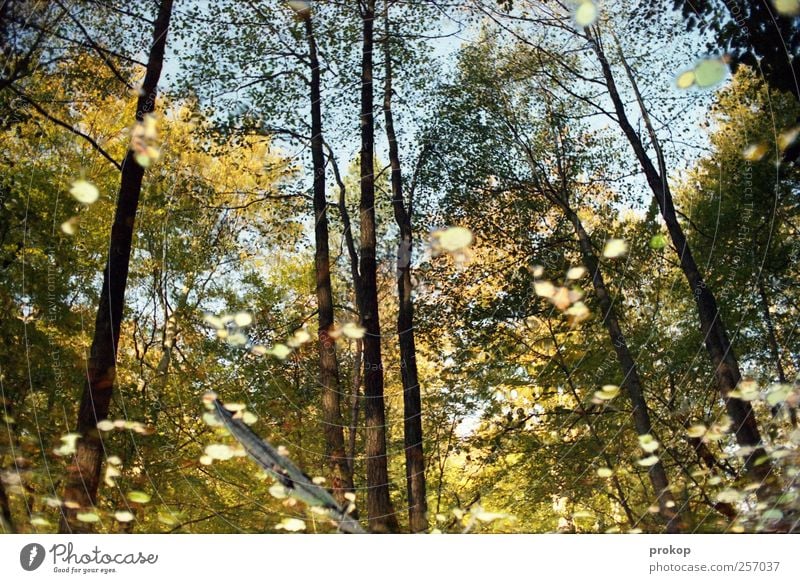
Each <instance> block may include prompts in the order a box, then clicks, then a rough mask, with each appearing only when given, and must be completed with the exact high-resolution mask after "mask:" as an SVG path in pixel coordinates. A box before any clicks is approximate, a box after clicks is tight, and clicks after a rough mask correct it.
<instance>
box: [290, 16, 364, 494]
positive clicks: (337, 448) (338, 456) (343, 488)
mask: <svg viewBox="0 0 800 583" xmlns="http://www.w3.org/2000/svg"><path fill="white" fill-rule="evenodd" d="M299 14H300V17H301V18H302V19H303V21H304V23H305V30H306V38H307V41H308V54H309V64H310V67H311V91H310V97H311V155H312V160H313V172H314V242H315V245H316V253H315V256H314V263H315V267H314V268H315V272H316V279H317V285H316V290H317V310H318V318H319V332H318V334H319V368H320V386H321V387H322V392H323V396H322V407H323V412H324V414H323V419H322V422H323V424H324V431H325V446H326V452H325V453H326V457H327V458H328V460H329V461H328V463H329V465H330V472H331V482H332V483H331V486H332V488H333V491H334V495H335V497H336V499H337V500H338V501H339V503H340V504H345V505H346V504H347V502H346V499H345V497H344V495H345V494H346V493H347V492H352V491H353V475H352V469H351V468H350V466H349V465H348V462H347V456H346V455H345V448H344V426H343V423H342V415H341V407H340V394H341V391H340V388H339V387H340V383H339V366H338V362H337V358H336V343H335V339H334V338H333V337H331V330H332V328H333V323H334V314H333V292H332V288H331V261H330V252H329V245H328V216H327V212H328V201H327V199H326V197H325V152H324V145H323V144H324V142H323V135H322V110H321V101H322V95H321V91H320V64H319V58H318V56H317V44H316V38H315V36H314V28H313V24H312V16H311V11H310V9H308V10H307V11H303V12H300V13H299Z"/></svg>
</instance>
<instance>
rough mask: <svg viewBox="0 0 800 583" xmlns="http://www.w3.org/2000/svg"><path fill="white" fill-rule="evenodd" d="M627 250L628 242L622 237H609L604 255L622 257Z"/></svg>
mask: <svg viewBox="0 0 800 583" xmlns="http://www.w3.org/2000/svg"><path fill="white" fill-rule="evenodd" d="M627 252H628V244H627V243H626V242H625V241H623V240H622V239H609V240H608V241H606V245H605V247H604V248H603V257H608V258H609V259H613V258H615V257H621V256H622V255H625V253H627Z"/></svg>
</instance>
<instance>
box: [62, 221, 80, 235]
mask: <svg viewBox="0 0 800 583" xmlns="http://www.w3.org/2000/svg"><path fill="white" fill-rule="evenodd" d="M78 222H79V220H78V217H71V218H69V219H67V220H66V221H64V222H63V223H61V232H62V233H64V234H65V235H74V234H75V233H77V232H78Z"/></svg>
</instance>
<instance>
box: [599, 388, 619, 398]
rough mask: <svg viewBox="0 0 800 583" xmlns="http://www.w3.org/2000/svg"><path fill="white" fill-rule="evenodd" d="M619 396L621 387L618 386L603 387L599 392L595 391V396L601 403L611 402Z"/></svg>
mask: <svg viewBox="0 0 800 583" xmlns="http://www.w3.org/2000/svg"><path fill="white" fill-rule="evenodd" d="M617 395H619V387H618V386H617V385H603V388H602V389H601V390H599V391H595V393H594V396H595V397H597V398H598V399H600V400H601V401H610V400H611V399H613V398H614V397H616V396H617Z"/></svg>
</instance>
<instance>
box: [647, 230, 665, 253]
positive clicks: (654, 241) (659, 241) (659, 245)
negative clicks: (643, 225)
mask: <svg viewBox="0 0 800 583" xmlns="http://www.w3.org/2000/svg"><path fill="white" fill-rule="evenodd" d="M666 246H667V238H666V237H665V236H664V235H662V234H661V233H658V234H657V235H653V237H652V238H651V239H650V249H653V250H655V251H660V250H661V249H663V248H664V247H666Z"/></svg>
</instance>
